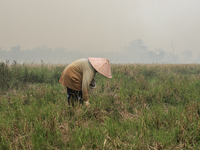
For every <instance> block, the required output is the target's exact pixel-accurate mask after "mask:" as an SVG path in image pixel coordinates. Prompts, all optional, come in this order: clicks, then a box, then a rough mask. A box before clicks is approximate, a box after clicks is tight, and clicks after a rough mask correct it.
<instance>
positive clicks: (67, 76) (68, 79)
mask: <svg viewBox="0 0 200 150" xmlns="http://www.w3.org/2000/svg"><path fill="white" fill-rule="evenodd" d="M95 73H96V71H95V69H94V68H93V67H92V65H91V64H90V62H89V60H88V59H86V58H82V59H79V60H76V61H74V62H73V63H71V64H70V65H68V66H67V67H66V68H65V69H64V70H63V72H62V74H61V77H60V80H59V82H60V84H62V85H63V86H65V87H68V88H70V89H73V90H76V91H82V96H83V99H84V100H85V101H89V85H90V83H91V82H92V79H93V78H94V76H95Z"/></svg>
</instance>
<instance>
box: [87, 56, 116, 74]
mask: <svg viewBox="0 0 200 150" xmlns="http://www.w3.org/2000/svg"><path fill="white" fill-rule="evenodd" d="M88 60H89V62H90V63H91V65H92V66H93V67H94V69H96V71H98V72H99V73H100V74H102V75H104V76H105V77H107V78H112V75H111V69H110V64H109V61H108V59H106V58H93V57H89V58H88Z"/></svg>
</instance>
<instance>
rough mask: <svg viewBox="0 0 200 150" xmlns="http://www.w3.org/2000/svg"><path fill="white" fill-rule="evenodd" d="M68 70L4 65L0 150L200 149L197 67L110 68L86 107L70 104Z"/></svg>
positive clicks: (0, 88) (0, 76)
mask: <svg viewBox="0 0 200 150" xmlns="http://www.w3.org/2000/svg"><path fill="white" fill-rule="evenodd" d="M64 67H65V65H48V64H40V65H36V64H29V65H28V64H24V65H20V64H17V63H16V62H15V63H13V64H11V65H9V64H5V63H0V137H1V138H0V149H200V142H199V141H200V121H199V120H200V119H199V117H200V94H199V93H200V92H199V91H200V65H198V64H190V65H189V64H188V65H186V64H185V65H182V64H179V65H174V64H160V65H159V64H124V65H112V75H113V78H112V79H107V78H105V77H103V76H102V75H100V74H97V75H96V77H95V79H96V81H97V87H96V89H94V90H93V91H92V90H91V91H90V92H91V94H90V107H89V108H87V107H86V106H85V105H82V106H80V105H78V104H75V107H71V106H68V104H67V96H66V89H65V88H64V87H63V86H62V85H60V84H59V83H58V80H59V77H60V75H61V73H62V70H63V69H64Z"/></svg>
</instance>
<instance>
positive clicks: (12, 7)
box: [0, 0, 200, 55]
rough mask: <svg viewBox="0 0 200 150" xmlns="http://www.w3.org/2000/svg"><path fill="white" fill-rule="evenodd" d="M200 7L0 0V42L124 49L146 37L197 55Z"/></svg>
mask: <svg viewBox="0 0 200 150" xmlns="http://www.w3.org/2000/svg"><path fill="white" fill-rule="evenodd" d="M199 7H200V1H199V0H99V1H97V0H34V1H33V0H32V1H30V0H29V1H27V0H0V35H1V36H0V47H2V49H5V50H9V49H10V47H13V46H17V45H20V46H21V48H22V49H33V48H35V47H37V46H42V45H46V46H48V47H51V48H58V47H62V48H65V49H67V50H68V51H80V52H97V51H98V52H114V51H116V52H120V51H123V49H124V47H126V46H127V45H128V44H129V42H131V41H133V40H135V39H142V41H143V42H144V44H145V45H146V46H147V48H148V50H150V51H154V49H158V48H162V49H163V50H165V51H172V48H171V46H172V45H173V47H174V48H175V53H180V52H183V51H186V50H191V51H192V52H193V53H194V54H196V55H197V54H200V53H199V52H200V42H199V41H200V9H199ZM171 41H172V42H173V44H172V43H171Z"/></svg>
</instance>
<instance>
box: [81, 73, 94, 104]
mask: <svg viewBox="0 0 200 150" xmlns="http://www.w3.org/2000/svg"><path fill="white" fill-rule="evenodd" d="M93 77H94V73H92V72H89V71H87V72H85V73H83V81H82V94H83V99H84V100H85V102H86V103H87V102H89V85H90V83H91V82H92V79H93Z"/></svg>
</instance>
